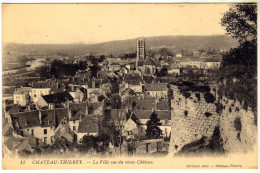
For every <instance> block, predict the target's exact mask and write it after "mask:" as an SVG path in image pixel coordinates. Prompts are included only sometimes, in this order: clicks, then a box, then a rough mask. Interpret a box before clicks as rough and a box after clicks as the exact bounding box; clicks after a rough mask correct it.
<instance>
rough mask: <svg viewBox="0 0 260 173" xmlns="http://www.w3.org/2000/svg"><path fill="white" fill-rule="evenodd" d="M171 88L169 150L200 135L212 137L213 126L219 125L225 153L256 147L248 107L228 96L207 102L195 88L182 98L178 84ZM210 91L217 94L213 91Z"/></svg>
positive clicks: (255, 133) (251, 115)
mask: <svg viewBox="0 0 260 173" xmlns="http://www.w3.org/2000/svg"><path fill="white" fill-rule="evenodd" d="M171 89H172V90H173V95H174V96H173V99H172V100H171V109H172V110H171V114H172V116H171V120H172V130H171V141H170V147H169V153H177V152H178V151H180V150H181V148H182V147H183V146H184V145H186V144H189V143H191V142H194V141H196V140H199V139H201V138H202V136H205V137H211V136H212V134H213V131H214V129H215V127H216V126H219V129H220V136H221V139H222V143H223V148H224V151H225V153H227V154H228V153H235V152H239V153H241V152H244V153H246V152H249V151H252V150H253V149H255V147H256V144H257V127H256V125H255V122H254V114H253V113H252V111H251V110H250V108H249V109H248V110H245V109H243V107H242V106H241V104H239V103H238V102H235V101H233V100H229V99H227V98H223V99H221V100H220V101H219V103H220V104H217V102H216V101H215V102H214V103H207V102H206V101H205V99H204V93H203V92H201V93H200V100H199V99H198V97H196V95H195V94H197V93H198V92H191V91H190V92H189V93H190V94H191V95H190V96H189V97H187V96H186V97H187V98H185V97H184V96H183V93H181V92H180V90H179V88H178V87H177V86H175V85H171ZM210 92H211V93H212V94H213V95H214V96H215V97H216V98H217V96H216V95H215V94H214V93H216V92H214V91H213V90H211V91H210ZM216 100H217V99H216ZM219 105H221V106H219ZM220 107H222V108H220Z"/></svg>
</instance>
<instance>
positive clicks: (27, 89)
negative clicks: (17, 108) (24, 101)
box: [14, 87, 32, 95]
mask: <svg viewBox="0 0 260 173" xmlns="http://www.w3.org/2000/svg"><path fill="white" fill-rule="evenodd" d="M31 91H32V88H31V87H23V88H16V89H15V91H14V94H15V95H16V94H28V93H29V92H31Z"/></svg>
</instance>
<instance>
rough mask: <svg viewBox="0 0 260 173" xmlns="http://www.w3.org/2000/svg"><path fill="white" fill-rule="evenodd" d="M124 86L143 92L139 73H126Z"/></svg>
mask: <svg viewBox="0 0 260 173" xmlns="http://www.w3.org/2000/svg"><path fill="white" fill-rule="evenodd" d="M123 84H124V87H123V88H130V89H132V90H134V91H135V92H136V93H141V92H143V85H142V79H141V77H140V76H139V75H134V74H128V75H127V76H126V77H125V78H124V83H123Z"/></svg>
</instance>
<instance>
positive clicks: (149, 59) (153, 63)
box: [143, 57, 156, 66]
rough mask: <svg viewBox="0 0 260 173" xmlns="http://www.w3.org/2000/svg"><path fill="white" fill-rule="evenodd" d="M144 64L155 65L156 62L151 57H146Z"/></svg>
mask: <svg viewBox="0 0 260 173" xmlns="http://www.w3.org/2000/svg"><path fill="white" fill-rule="evenodd" d="M143 65H152V66H155V65H156V64H155V62H154V61H153V60H152V59H151V58H150V57H148V58H146V59H145V61H144V64H143Z"/></svg>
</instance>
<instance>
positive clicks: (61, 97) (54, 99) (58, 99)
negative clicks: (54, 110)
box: [42, 91, 73, 103]
mask: <svg viewBox="0 0 260 173" xmlns="http://www.w3.org/2000/svg"><path fill="white" fill-rule="evenodd" d="M42 98H43V99H44V100H45V101H46V102H47V103H65V102H66V101H67V100H68V101H71V100H73V97H72V96H71V95H70V93H69V92H68V91H64V92H59V93H54V94H50V95H45V96H42Z"/></svg>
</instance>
